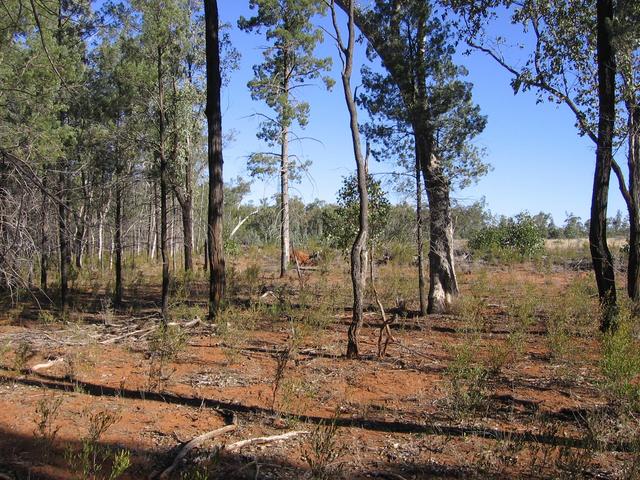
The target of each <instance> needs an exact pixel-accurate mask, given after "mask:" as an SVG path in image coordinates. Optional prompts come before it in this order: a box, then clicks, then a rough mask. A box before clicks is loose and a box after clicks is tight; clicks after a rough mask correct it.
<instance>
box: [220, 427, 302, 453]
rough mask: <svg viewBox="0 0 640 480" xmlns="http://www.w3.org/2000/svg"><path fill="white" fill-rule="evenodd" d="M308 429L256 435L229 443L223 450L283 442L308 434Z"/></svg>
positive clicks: (233, 450)
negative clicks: (268, 435)
mask: <svg viewBox="0 0 640 480" xmlns="http://www.w3.org/2000/svg"><path fill="white" fill-rule="evenodd" d="M308 434H309V431H308V430H296V431H293V432H287V433H283V434H280V435H272V436H270V437H256V438H249V439H247V440H240V441H239V442H235V443H232V444H229V445H225V446H224V447H223V450H224V451H226V452H236V451H238V450H240V449H241V448H243V447H246V446H247V445H256V444H257V445H264V444H266V443H274V442H282V441H284V440H289V439H290V438H294V437H298V436H300V435H308Z"/></svg>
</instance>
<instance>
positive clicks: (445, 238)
mask: <svg viewBox="0 0 640 480" xmlns="http://www.w3.org/2000/svg"><path fill="white" fill-rule="evenodd" d="M415 141H416V145H417V146H418V148H417V152H418V157H419V160H420V166H421V168H422V174H423V176H424V182H425V185H426V187H427V198H428V200H429V231H430V237H429V305H428V307H427V312H428V313H445V312H447V311H448V310H449V308H450V307H451V302H452V300H453V298H454V297H455V296H456V295H457V294H458V281H457V278H456V273H455V267H454V259H453V221H452V219H451V210H450V199H449V181H448V179H447V177H446V175H445V173H444V171H443V168H442V165H441V163H440V162H439V161H438V159H437V157H436V156H435V154H434V153H433V135H432V134H431V133H430V132H429V131H425V130H423V129H421V128H417V133H416V135H415Z"/></svg>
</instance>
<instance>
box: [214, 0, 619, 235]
mask: <svg viewBox="0 0 640 480" xmlns="http://www.w3.org/2000/svg"><path fill="white" fill-rule="evenodd" d="M219 8H220V16H221V20H222V21H225V22H228V23H231V24H232V25H233V30H232V32H231V36H232V41H233V43H234V45H235V46H236V48H237V49H238V50H239V51H240V52H241V54H242V59H241V66H240V70H239V71H236V72H234V73H233V75H232V79H231V84H230V85H229V87H228V88H227V89H226V91H225V92H223V128H224V129H225V130H229V129H233V130H235V131H236V132H237V136H236V140H235V141H234V142H233V143H231V144H230V145H228V146H227V147H226V149H225V153H224V154H225V179H226V180H231V179H233V178H235V177H238V176H240V177H244V178H248V174H247V170H246V158H247V156H248V155H249V154H250V153H252V152H254V151H264V150H265V149H266V148H265V145H264V144H263V143H261V142H260V141H259V140H258V139H257V138H256V136H255V133H256V131H257V129H258V124H259V119H258V118H256V117H255V114H256V113H269V109H268V107H267V106H266V105H264V104H263V103H261V102H255V101H252V100H251V97H250V94H249V91H248V89H247V87H246V84H247V81H249V80H250V79H251V77H252V75H253V72H252V66H253V65H254V64H256V63H260V62H261V61H262V55H261V47H263V46H264V45H265V44H266V40H265V39H264V38H263V37H261V36H259V35H256V34H249V33H245V32H242V31H239V30H238V29H237V27H236V22H237V19H238V17H239V16H240V15H245V16H250V15H251V10H249V8H248V2H237V1H233V2H231V1H228V2H219ZM321 23H322V24H323V25H325V26H326V27H327V28H328V27H329V25H328V23H327V20H326V19H325V20H321ZM327 38H328V37H327ZM328 40H329V41H326V42H325V44H323V45H321V46H319V48H318V49H317V53H318V55H320V56H332V57H333V58H334V68H333V71H332V73H331V75H332V76H333V77H334V78H335V79H336V85H335V87H334V88H333V91H331V92H327V91H326V90H325V89H324V87H323V86H321V85H320V84H318V85H316V86H310V87H307V88H306V89H304V91H303V92H302V96H303V97H304V99H305V100H307V101H308V102H309V103H310V105H311V117H310V122H309V125H308V126H307V128H306V129H305V130H303V131H298V132H297V133H298V134H299V135H300V136H305V137H311V138H314V139H315V140H307V141H304V142H300V143H299V144H296V145H293V146H292V151H293V153H296V154H298V155H300V156H302V157H303V158H305V159H308V160H311V161H312V162H313V163H312V166H311V167H310V170H309V174H308V176H307V177H305V178H304V180H303V181H302V182H301V183H300V184H298V185H294V186H293V188H292V194H293V195H297V196H299V197H301V198H302V199H303V200H304V201H306V202H308V201H312V200H314V199H316V198H319V199H321V200H325V201H328V202H331V201H334V200H335V194H336V192H337V191H338V189H339V188H340V184H341V179H342V177H343V176H345V175H348V174H350V173H351V172H353V171H354V170H355V162H354V159H353V154H352V147H351V137H350V132H349V123H348V122H349V120H348V114H347V110H346V106H345V103H344V98H343V95H342V86H341V84H340V83H339V60H338V59H337V56H336V55H337V54H336V51H335V46H334V45H333V44H332V43H331V41H330V39H328ZM457 58H458V60H459V63H462V64H464V65H465V66H466V67H467V69H468V70H469V76H468V80H469V81H471V82H472V83H473V84H474V90H473V92H474V99H475V101H476V103H478V104H479V105H480V106H481V109H482V112H483V114H485V115H487V116H488V124H487V127H486V129H485V131H484V132H483V133H482V134H481V135H480V136H479V137H478V138H477V139H476V143H477V144H478V145H479V146H481V147H484V148H485V149H486V152H487V157H486V160H487V161H488V162H489V163H490V164H491V165H492V167H493V170H492V171H490V172H489V174H488V175H487V176H485V177H484V178H482V179H481V180H480V181H479V182H478V184H477V185H474V186H472V187H469V188H467V189H464V190H462V191H455V192H454V193H453V197H454V198H456V199H458V200H460V201H462V202H463V203H470V202H473V201H475V200H479V199H480V198H482V197H485V198H486V201H487V205H488V207H489V208H490V209H491V211H492V212H493V213H495V214H504V215H514V214H516V213H519V212H521V211H523V210H528V211H530V212H531V213H537V212H539V211H544V212H550V213H551V214H552V215H553V217H554V219H555V221H556V223H558V224H561V223H562V222H563V221H564V219H565V213H566V212H572V213H574V214H576V215H578V216H580V217H582V218H583V219H586V218H588V216H589V208H590V202H591V187H592V182H593V169H594V159H595V149H594V145H593V143H592V142H591V141H590V140H589V139H587V138H580V137H579V136H578V134H577V130H576V128H575V126H574V123H575V121H574V117H573V115H572V114H571V112H570V111H569V110H568V108H567V107H565V106H563V105H555V104H546V103H543V104H536V98H535V96H534V95H533V94H532V93H527V92H525V93H519V94H518V95H514V94H513V91H512V89H511V86H510V84H509V81H510V78H509V76H508V74H507V73H506V72H505V71H503V70H502V69H501V68H500V67H499V66H498V65H497V64H496V63H495V62H494V61H493V60H491V59H490V58H488V57H486V56H485V55H483V54H481V53H472V54H471V55H470V56H462V55H459V56H458V57H457ZM365 61H366V58H365V55H364V47H359V49H358V52H357V58H356V67H355V72H354V78H353V85H354V86H355V85H358V84H359V70H360V65H361V64H362V62H365ZM362 115H364V114H362ZM362 119H364V116H363V117H362ZM392 169H393V166H392V165H389V164H387V165H385V164H378V163H376V162H371V165H370V170H371V171H372V172H389V171H391V170H392ZM389 188H390V187H389ZM276 192H277V181H276V179H274V180H273V181H270V182H260V181H255V182H254V184H253V186H252V193H251V197H250V199H252V200H254V201H259V200H260V199H263V198H270V197H271V196H272V195H273V194H275V193H276ZM391 197H392V198H393V199H394V200H396V201H398V200H401V197H399V196H398V195H395V194H392V193H391ZM618 209H620V210H622V211H623V212H625V211H626V210H625V206H624V201H623V199H622V197H621V196H620V194H619V192H618V190H617V182H616V181H615V178H613V177H612V188H611V194H610V202H609V216H613V215H614V214H615V212H616V210H618Z"/></svg>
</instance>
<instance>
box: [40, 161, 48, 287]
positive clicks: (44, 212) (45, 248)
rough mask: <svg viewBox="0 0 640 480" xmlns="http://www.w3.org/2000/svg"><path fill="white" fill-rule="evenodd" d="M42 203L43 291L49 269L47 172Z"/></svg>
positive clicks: (43, 183)
mask: <svg viewBox="0 0 640 480" xmlns="http://www.w3.org/2000/svg"><path fill="white" fill-rule="evenodd" d="M42 185H43V189H42V203H41V209H42V211H41V212H40V288H41V289H42V291H43V292H46V291H47V271H48V269H49V247H48V242H47V205H48V201H47V194H46V193H45V189H46V188H47V176H46V173H45V176H44V178H43V179H42Z"/></svg>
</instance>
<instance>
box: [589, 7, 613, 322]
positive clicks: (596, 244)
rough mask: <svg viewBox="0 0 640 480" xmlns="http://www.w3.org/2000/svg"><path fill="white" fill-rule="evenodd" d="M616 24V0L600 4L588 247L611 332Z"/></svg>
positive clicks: (603, 311) (603, 315)
mask: <svg viewBox="0 0 640 480" xmlns="http://www.w3.org/2000/svg"><path fill="white" fill-rule="evenodd" d="M612 22H613V0H598V1H597V29H598V32H597V34H598V37H597V60H598V103H599V114H598V145H597V148H596V168H595V174H594V179H593V196H592V198H591V225H590V229H589V244H590V248H591V258H592V260H593V269H594V272H595V275H596V283H597V285H598V295H599V297H600V304H601V305H602V319H601V324H600V329H601V330H602V331H609V330H610V329H611V328H612V327H613V326H614V321H615V314H616V284H615V276H614V270H613V260H612V257H611V252H610V251H609V247H608V245H607V200H608V196H609V179H610V176H611V163H612V160H613V151H612V145H613V130H614V124H615V114H616V112H615V101H616V100H615V75H616V66H615V57H614V51H613V45H612V38H611V36H612V33H611V31H610V28H611V23H612Z"/></svg>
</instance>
